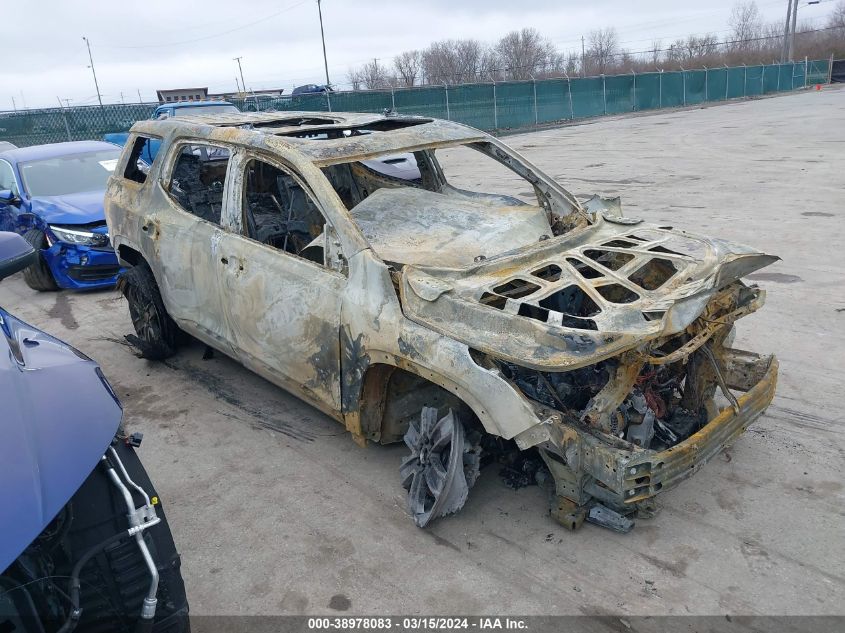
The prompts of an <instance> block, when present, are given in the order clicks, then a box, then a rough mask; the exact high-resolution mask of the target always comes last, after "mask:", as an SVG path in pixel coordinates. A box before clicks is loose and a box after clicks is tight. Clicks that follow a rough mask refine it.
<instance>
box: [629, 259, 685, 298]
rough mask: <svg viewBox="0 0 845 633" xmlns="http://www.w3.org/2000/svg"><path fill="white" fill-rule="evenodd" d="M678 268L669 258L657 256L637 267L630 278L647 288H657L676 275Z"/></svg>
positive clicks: (641, 286)
mask: <svg viewBox="0 0 845 633" xmlns="http://www.w3.org/2000/svg"><path fill="white" fill-rule="evenodd" d="M676 272H678V269H677V268H675V264H673V263H672V262H671V261H669V260H668V259H663V258H662V257H655V258H654V259H650V260H649V261H647V262H646V263H645V264H643V265H642V266H640V267H639V268H637V270H636V271H635V272H634V273H632V274H631V276H630V277H628V279H630V280H631V281H633V282H634V283H635V284H637V285H638V286H639V287H640V288H644V289H646V290H657V289H658V288H660V286H662V285H663V284H665V283H666V282H667V281H669V280H670V279H671V278H672V277H674V275H675V273H676Z"/></svg>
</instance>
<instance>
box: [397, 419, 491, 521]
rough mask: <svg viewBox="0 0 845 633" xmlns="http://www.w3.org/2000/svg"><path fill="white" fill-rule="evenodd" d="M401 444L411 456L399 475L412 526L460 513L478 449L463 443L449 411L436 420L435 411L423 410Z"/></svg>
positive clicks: (462, 433) (458, 422)
mask: <svg viewBox="0 0 845 633" xmlns="http://www.w3.org/2000/svg"><path fill="white" fill-rule="evenodd" d="M405 444H406V445H407V446H408V448H409V449H410V450H411V454H410V456H408V457H406V458H405V459H404V460H403V461H402V465H401V466H400V467H399V474H400V475H401V477H402V486H403V487H404V488H405V490H407V491H408V496H407V502H408V510H409V511H410V512H411V515H412V516H413V518H414V523H416V524H417V525H418V526H419V527H425V526H426V525H428V523H429V522H430V521H432V520H433V519H436V518H437V517H439V516H443V515H446V514H451V513H453V512H457V511H458V510H460V509H461V508H462V507H463V505H464V503H465V502H466V499H467V495H468V494H469V489H470V487H471V486H472V485H473V484H474V483H475V480H476V479H477V478H478V469H479V463H480V462H479V454H480V449H479V447H478V445H477V443H474V442H472V441H471V440H470V441H468V440H467V433H466V431H465V429H464V425H463V424H462V422H461V420H460V419H459V418H458V416H457V414H456V413H455V412H453V411H452V410H451V409H450V410H449V412H448V413H447V414H446V415H444V416H443V417H441V418H439V419H438V413H437V409H434V408H432V407H425V408H423V410H422V413H421V415H420V419H419V421H417V420H413V421H412V422H411V423H410V425H409V426H408V431H407V432H406V433H405Z"/></svg>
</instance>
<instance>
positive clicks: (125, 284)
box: [117, 262, 180, 360]
mask: <svg viewBox="0 0 845 633" xmlns="http://www.w3.org/2000/svg"><path fill="white" fill-rule="evenodd" d="M117 288H118V290H120V291H121V292H122V293H123V296H124V297H126V301H127V302H128V303H129V316H130V317H131V319H132V325H133V326H134V327H135V333H136V334H137V337H132V338H130V337H127V338H128V339H129V341H130V342H131V343H132V344H134V345H135V346H136V347H138V348H139V350H140V351H141V354H142V356H143V357H144V358H149V359H151V360H163V359H165V358H168V357H169V356H172V355H173V354H175V353H176V345H177V339H178V335H179V332H180V330H179V326H177V325H176V323H175V322H174V321H173V319H171V318H170V315H169V314H167V310H166V309H165V308H164V303H163V302H162V300H161V293H159V290H158V285H157V284H156V280H155V277H153V273H152V271H151V270H150V267H149V266H148V265H147V263H146V262H141V263H140V264H138V265H137V266H133V267H132V268H130V269H129V270H128V271H126V272H125V273H124V274H123V275H121V277H120V279H119V280H118V282H117Z"/></svg>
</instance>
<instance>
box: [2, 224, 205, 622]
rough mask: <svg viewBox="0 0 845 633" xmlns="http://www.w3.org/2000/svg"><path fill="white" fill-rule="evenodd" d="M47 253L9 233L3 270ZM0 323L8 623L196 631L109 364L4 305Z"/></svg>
mask: <svg viewBox="0 0 845 633" xmlns="http://www.w3.org/2000/svg"><path fill="white" fill-rule="evenodd" d="M38 257H39V255H38V252H37V251H35V250H34V249H33V248H32V246H31V245H30V244H29V243H27V242H26V241H25V240H24V239H23V238H22V237H21V236H19V235H16V234H14V233H7V232H0V279H3V278H5V277H7V276H9V275H11V274H13V273H15V272H17V271H19V270H21V269H22V268H24V267H26V266H28V265H31V263H32V262H33V261H37V259H38ZM0 331H2V332H0V402H2V403H3V414H2V415H1V416H0V463H2V464H3V476H2V480H0V630H2V631H16V632H21V633H44V631H56V630H61V631H72V630H74V629H76V630H78V631H93V630H97V631H115V632H118V631H124V632H127V633H128V632H129V631H133V630H134V631H151V630H153V631H168V632H173V633H177V632H179V631H187V630H188V629H189V627H188V619H187V618H188V602H187V600H186V598H185V587H184V584H183V582H182V576H181V573H180V571H179V568H180V559H179V554H178V553H177V551H176V547H175V545H174V543H173V537H172V535H171V533H170V528H169V526H168V523H167V517H166V516H165V514H164V508H163V507H162V503H161V500H160V498H159V496H158V493H157V492H156V490H155V488H154V487H153V485H152V483H151V482H150V479H149V477H148V476H147V473H146V472H145V470H144V467H143V466H142V464H141V461H140V459H139V458H138V455H137V454H136V451H135V448H136V447H137V446H138V445H139V444H140V434H134V435H132V436H126V434H125V432H124V429H123V426H122V422H121V418H122V416H123V411H122V407H121V404H120V401H119V400H118V399H117V396H116V395H115V393H114V391H113V390H112V388H111V387H110V386H109V383H108V381H107V380H106V378H105V376H104V375H103V372H102V371H101V370H100V368H99V366H98V365H97V364H96V363H95V362H94V361H92V360H91V359H90V358H88V357H86V356H85V355H84V354H83V353H82V352H80V351H79V350H76V349H74V348H73V347H71V346H70V345H68V344H67V343H64V342H62V341H60V340H58V339H56V338H54V337H52V336H50V335H49V334H47V333H46V332H42V331H41V330H39V329H37V328H34V327H33V326H31V325H28V324H27V323H24V322H23V321H21V320H20V319H17V318H16V317H14V316H13V315H11V314H9V313H8V312H6V311H5V310H4V309H3V308H2V307H0Z"/></svg>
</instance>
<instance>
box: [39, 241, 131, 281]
mask: <svg viewBox="0 0 845 633" xmlns="http://www.w3.org/2000/svg"><path fill="white" fill-rule="evenodd" d="M41 253H42V254H43V255H44V261H45V262H47V265H48V266H49V267H50V272H52V273H53V278H54V279H55V280H56V283H57V284H58V285H59V287H60V288H67V289H69V290H93V289H96V288H112V287H114V285H115V284H116V283H117V277H118V275H119V274H120V273H121V272H122V271H123V269H122V268H121V267H120V264H118V261H117V255H115V252H114V251H113V250H111V248H110V247H106V248H95V247H92V246H83V245H81V244H70V243H68V242H55V243H54V244H53V245H52V246H51V247H50V248H47V249H45V250H43V251H41Z"/></svg>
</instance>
